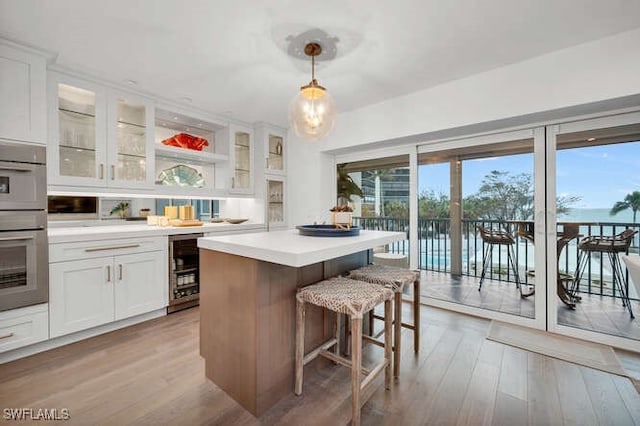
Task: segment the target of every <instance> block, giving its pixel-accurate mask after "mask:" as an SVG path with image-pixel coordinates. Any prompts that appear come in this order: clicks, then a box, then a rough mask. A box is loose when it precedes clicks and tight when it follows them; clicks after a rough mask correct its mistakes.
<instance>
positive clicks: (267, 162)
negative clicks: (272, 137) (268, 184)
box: [264, 157, 269, 169]
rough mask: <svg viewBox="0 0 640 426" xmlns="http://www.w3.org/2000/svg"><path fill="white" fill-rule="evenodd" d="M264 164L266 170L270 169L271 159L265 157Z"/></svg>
mask: <svg viewBox="0 0 640 426" xmlns="http://www.w3.org/2000/svg"><path fill="white" fill-rule="evenodd" d="M264 162H265V164H264V168H265V169H268V168H269V157H265V159H264Z"/></svg>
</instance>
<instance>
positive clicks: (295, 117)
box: [289, 43, 335, 139]
mask: <svg viewBox="0 0 640 426" xmlns="http://www.w3.org/2000/svg"><path fill="white" fill-rule="evenodd" d="M304 53H305V54H306V55H307V56H311V82H309V84H307V85H305V86H302V87H301V88H300V92H298V94H297V95H296V96H295V97H294V98H293V100H292V101H291V104H290V105H289V122H290V124H291V127H293V130H294V131H295V132H296V134H297V135H298V136H300V137H303V138H310V139H318V138H321V137H322V136H324V135H326V134H327V133H329V132H330V131H331V129H332V128H333V122H334V120H335V108H334V106H333V99H332V98H331V95H329V93H328V92H327V89H325V88H324V87H322V86H320V85H319V84H318V81H317V80H316V76H315V65H316V62H315V58H316V56H318V55H320V54H321V53H322V47H321V46H320V44H318V43H307V45H306V46H305V47H304Z"/></svg>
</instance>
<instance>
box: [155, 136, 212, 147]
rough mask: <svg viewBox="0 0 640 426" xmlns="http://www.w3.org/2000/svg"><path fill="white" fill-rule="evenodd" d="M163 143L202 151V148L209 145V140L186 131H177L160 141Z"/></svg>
mask: <svg viewBox="0 0 640 426" xmlns="http://www.w3.org/2000/svg"><path fill="white" fill-rule="evenodd" d="M162 143H163V144H164V145H168V146H176V147H178V148H186V149H193V150H196V151H202V148H204V147H205V146H209V142H208V141H207V140H206V139H204V138H199V137H197V136H193V135H190V134H187V133H178V134H177V135H175V136H173V137H171V138H169V139H165V140H163V141H162Z"/></svg>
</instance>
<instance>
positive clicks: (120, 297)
mask: <svg viewBox="0 0 640 426" xmlns="http://www.w3.org/2000/svg"><path fill="white" fill-rule="evenodd" d="M159 247H162V248H163V249H162V250H158V249H157V248H159ZM150 249H155V250H151V251H149V250H150ZM49 251H50V259H51V260H52V262H51V263H50V265H49V269H50V270H49V273H50V281H49V315H50V336H51V337H52V338H53V337H58V336H63V335H65V334H69V333H74V332H77V331H81V330H85V329H88V328H92V327H96V326H99V325H102V324H106V323H109V322H113V321H119V320H122V319H125V318H129V317H133V316H136V315H140V314H144V313H147V312H151V311H154V310H157V309H162V308H163V307H165V306H167V294H168V283H167V272H166V271H167V269H166V263H167V251H166V238H165V237H154V238H143V239H126V240H125V239H123V240H103V241H99V242H95V241H93V242H79V243H62V244H53V245H51V247H50V250H49Z"/></svg>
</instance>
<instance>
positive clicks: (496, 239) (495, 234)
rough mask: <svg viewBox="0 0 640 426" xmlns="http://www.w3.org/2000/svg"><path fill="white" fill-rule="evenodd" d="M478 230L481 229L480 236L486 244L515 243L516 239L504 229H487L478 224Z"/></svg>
mask: <svg viewBox="0 0 640 426" xmlns="http://www.w3.org/2000/svg"><path fill="white" fill-rule="evenodd" d="M477 228H478V231H480V238H482V241H484V242H485V243H486V244H499V245H504V244H509V245H510V244H515V240H514V239H513V237H512V236H511V234H509V233H508V232H507V231H503V230H502V229H486V228H484V227H482V226H478V227H477Z"/></svg>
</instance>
